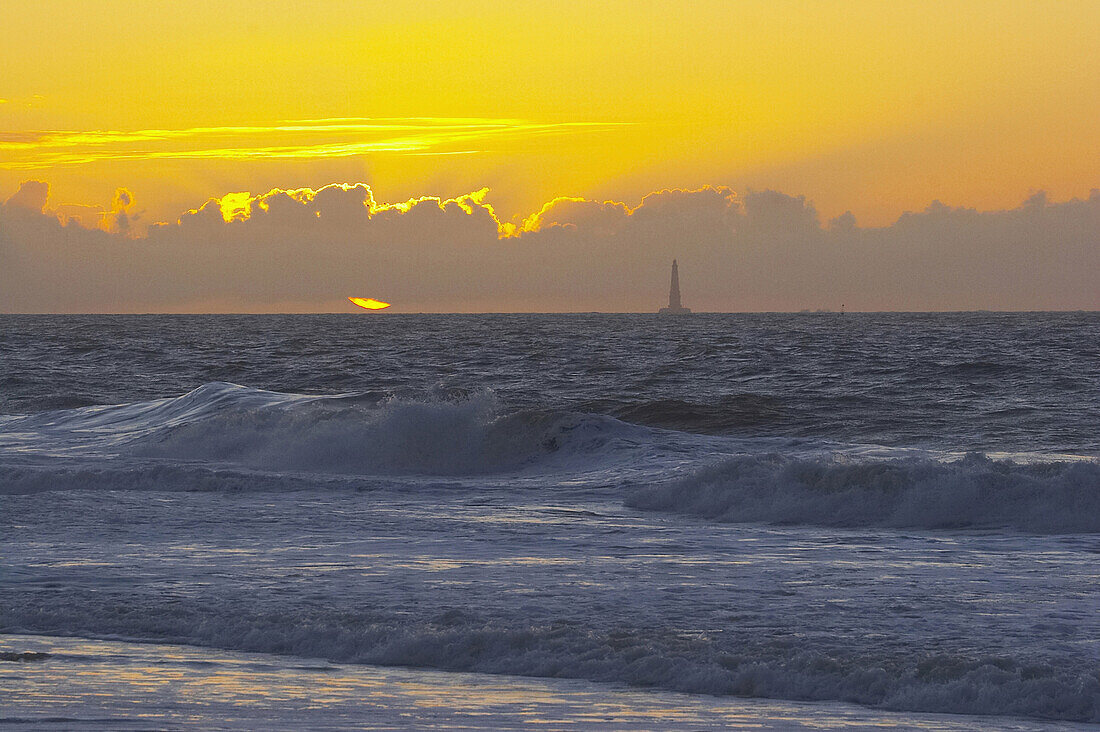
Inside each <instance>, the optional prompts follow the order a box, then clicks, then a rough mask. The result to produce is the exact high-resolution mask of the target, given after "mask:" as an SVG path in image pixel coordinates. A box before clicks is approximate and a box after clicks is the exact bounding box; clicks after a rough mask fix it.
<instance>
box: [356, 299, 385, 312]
mask: <svg viewBox="0 0 1100 732" xmlns="http://www.w3.org/2000/svg"><path fill="white" fill-rule="evenodd" d="M348 299H349V300H351V301H352V302H353V303H355V304H356V305H358V306H359V307H361V308H365V309H367V310H385V309H386V308H388V307H389V306H390V304H389V303H388V302H382V301H381V300H375V299H374V298H370V297H349V298H348Z"/></svg>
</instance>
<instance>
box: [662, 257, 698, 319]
mask: <svg viewBox="0 0 1100 732" xmlns="http://www.w3.org/2000/svg"><path fill="white" fill-rule="evenodd" d="M657 313H658V314H659V315H690V314H691V309H690V308H685V307H684V306H683V305H682V304H681V303H680V269H679V268H678V267H677V266H676V260H675V259H674V260H672V284H671V285H669V288H668V307H667V308H661V309H660V310H658V311H657Z"/></svg>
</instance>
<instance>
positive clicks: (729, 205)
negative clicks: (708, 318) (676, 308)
mask: <svg viewBox="0 0 1100 732" xmlns="http://www.w3.org/2000/svg"><path fill="white" fill-rule="evenodd" d="M48 194H49V188H48V186H47V185H46V184H45V183H41V182H37V181H28V182H26V183H24V184H23V186H22V188H20V190H19V191H18V192H17V193H15V194H14V195H13V196H12V197H11V198H9V199H8V200H7V202H6V203H5V204H3V206H2V207H0V311H3V312H135V311H136V312H145V311H148V312H157V311H238V312H239V311H265V310H271V311H278V310H321V311H324V310H344V309H350V306H347V305H346V303H344V302H343V298H344V297H345V296H347V295H361V296H367V297H377V298H380V299H385V300H388V301H391V302H393V303H395V304H396V305H397V306H398V308H397V309H400V310H402V311H588V310H602V311H635V310H638V311H654V310H656V309H657V307H658V306H660V305H661V304H662V300H663V298H664V296H665V292H666V286H667V275H668V268H669V263H670V262H671V260H672V258H673V257H675V258H677V259H679V261H680V271H681V279H682V284H683V290H684V300H685V304H687V305H688V306H690V307H693V308H694V309H696V310H730V311H740V310H800V309H804V308H810V309H815V308H832V309H836V308H839V307H840V306H841V304H843V305H845V307H846V308H847V309H849V310H970V309H1008V310H1034V309H1055V310H1073V309H1098V308H1100V191H1096V190H1094V191H1092V193H1091V194H1090V196H1089V197H1088V198H1087V199H1084V200H1082V199H1073V200H1070V201H1066V202H1063V203H1051V202H1049V201H1048V200H1047V198H1046V196H1045V194H1041V193H1040V194H1036V195H1034V196H1032V197H1031V198H1029V199H1028V200H1026V201H1025V202H1024V203H1023V204H1021V205H1020V206H1019V207H1017V208H1013V209H1009V210H1003V211H975V210H972V209H962V208H949V207H947V206H944V205H942V204H939V203H933V204H932V205H930V206H929V207H928V208H926V209H925V210H924V211H921V212H919V213H906V214H904V215H902V216H901V217H900V218H899V219H898V220H897V221H896V222H894V223H893V224H892V225H890V226H887V227H882V228H860V227H859V226H858V225H857V223H856V222H855V220H854V219H853V217H852V216H851V215H850V214H845V215H843V216H840V217H838V218H837V219H834V220H832V221H828V222H823V221H821V219H820V217H819V215H818V213H817V211H816V210H815V209H814V207H813V205H812V203H810V202H808V201H806V200H805V199H803V198H800V197H792V196H788V195H785V194H782V193H777V192H774V191H750V192H748V193H745V194H741V195H738V194H737V193H735V192H734V191H732V190H730V189H727V188H721V187H714V188H709V187H708V188H703V189H699V190H693V191H681V190H671V191H661V192H657V193H652V194H650V195H648V196H646V197H645V198H644V199H643V200H642V201H641V202H640V203H639V204H638V205H637V206H634V207H633V208H631V207H629V206H627V205H625V204H622V203H614V202H603V203H601V202H596V201H588V200H582V199H557V200H555V201H551V202H550V203H548V204H546V206H544V207H543V209H542V210H541V211H540V212H538V213H536V214H534V215H532V216H530V217H529V218H527V219H526V220H525V221H523V222H521V223H520V222H517V223H507V222H501V221H499V220H498V218H497V216H496V214H495V213H494V211H493V209H492V206H491V205H490V204H489V203H488V200H487V192H486V191H479V192H477V193H473V194H470V195H468V196H462V197H459V198H456V199H450V200H439V199H435V198H425V199H421V200H418V201H410V202H406V203H401V204H391V205H384V204H379V203H377V202H376V201H375V200H374V197H373V194H372V192H371V190H370V189H369V188H368V187H367V186H366V185H363V184H358V185H334V186H328V187H325V188H323V189H321V190H319V191H312V190H308V189H304V190H296V191H279V190H276V191H272V192H270V193H267V194H264V195H261V196H254V197H250V196H247V195H245V194H230V195H228V196H226V197H224V198H223V199H220V200H211V201H209V202H207V203H206V204H205V205H203V206H202V207H200V208H199V209H196V210H193V211H189V212H187V213H186V214H184V215H183V216H181V217H180V218H179V220H178V221H176V222H173V223H167V224H155V225H153V226H150V227H149V228H148V230H147V231H146V232H145V233H144V234H143V235H141V236H135V235H134V230H133V222H134V221H135V220H136V218H137V217H136V216H135V215H133V214H132V213H131V211H132V210H133V205H134V201H133V196H132V195H131V194H130V193H129V192H127V191H125V190H122V189H120V192H119V194H118V195H117V196H116V198H115V201H114V203H113V205H112V208H111V210H110V211H105V212H104V213H103V214H102V217H101V221H100V228H95V229H90V228H85V227H84V226H82V225H80V224H79V223H77V222H76V221H75V220H66V219H65V217H64V216H63V215H59V214H58V212H56V211H52V210H51V209H50V208H49V200H48Z"/></svg>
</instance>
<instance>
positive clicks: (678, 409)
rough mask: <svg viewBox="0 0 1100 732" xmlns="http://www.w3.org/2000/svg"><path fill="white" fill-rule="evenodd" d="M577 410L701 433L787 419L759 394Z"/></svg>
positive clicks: (610, 403) (603, 403)
mask: <svg viewBox="0 0 1100 732" xmlns="http://www.w3.org/2000/svg"><path fill="white" fill-rule="evenodd" d="M581 408H582V409H584V410H585V411H594V412H603V413H607V414H610V415H612V416H614V417H615V418H617V419H621V420H623V421H625V422H632V423H636V424H642V425H646V426H649V427H661V428H664V429H672V430H683V431H687V432H699V433H703V434H723V433H728V432H730V431H731V430H736V429H743V428H751V427H759V426H762V425H770V424H774V423H776V422H779V421H781V420H783V419H784V418H785V417H786V416H787V415H785V413H784V409H783V405H782V404H781V402H780V401H779V400H778V399H777V398H775V397H772V396H766V395H759V394H727V395H724V396H722V397H719V398H717V399H713V400H710V401H706V402H691V401H685V400H682V399H654V400H650V401H642V402H626V403H623V402H614V401H610V400H608V401H596V402H590V403H588V404H584V405H582V407H581Z"/></svg>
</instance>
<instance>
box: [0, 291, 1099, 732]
mask: <svg viewBox="0 0 1100 732" xmlns="http://www.w3.org/2000/svg"><path fill="white" fill-rule="evenodd" d="M1096 723H1100V313H1094V312H1073V313H1002V312H972V313H886V314H871V313H844V314H841V313H801V314H696V315H690V316H682V317H677V316H663V317H662V316H658V315H644V314H622V315H615V314H562V315H530V314H501V315H415V314H400V313H388V312H383V313H362V314H346V315H343V314H333V315H240V316H235V315H117V316H105V315H94V316H92V315H89V316H54V315H41V316H30V315H28V316H21V315H3V316H0V729H23V728H28V729H97V730H98V729H421V728H433V729H540V730H554V729H739V728H746V729H747V728H752V729H798V728H803V729H837V728H870V727H874V728H882V727H902V728H917V729H974V728H986V729H1018V730H1032V729H1055V728H1057V729H1067V728H1077V727H1080V728H1082V729H1083V728H1085V727H1087V726H1089V725H1090V724H1096Z"/></svg>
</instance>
